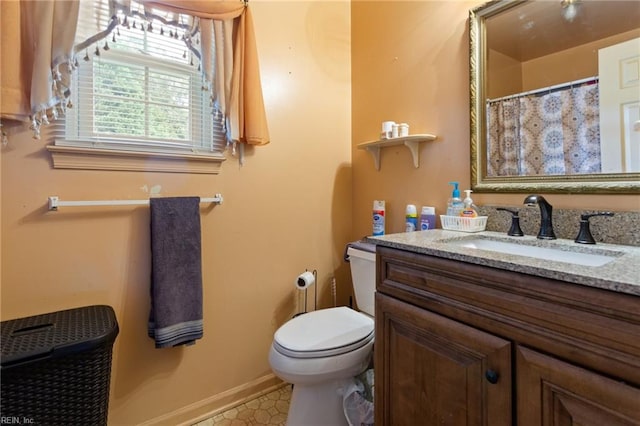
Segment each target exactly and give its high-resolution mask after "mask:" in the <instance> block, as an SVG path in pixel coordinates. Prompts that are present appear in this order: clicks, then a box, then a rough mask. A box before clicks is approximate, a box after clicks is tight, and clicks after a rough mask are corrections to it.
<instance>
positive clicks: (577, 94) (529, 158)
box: [487, 80, 601, 177]
mask: <svg viewBox="0 0 640 426" xmlns="http://www.w3.org/2000/svg"><path fill="white" fill-rule="evenodd" d="M487 129H488V138H487V148H488V149H487V155H488V158H487V176H489V177H492V176H493V177H497V176H538V175H573V174H585V173H586V174H590V173H599V172H600V171H601V155H600V149H601V148H600V123H599V102H598V82H597V80H590V81H588V82H586V83H583V84H580V85H577V86H576V85H574V84H571V83H567V85H566V86H564V87H560V88H558V87H554V88H552V89H550V90H544V91H535V93H531V92H528V93H523V94H520V95H514V96H508V97H504V98H500V99H496V100H488V101H487Z"/></svg>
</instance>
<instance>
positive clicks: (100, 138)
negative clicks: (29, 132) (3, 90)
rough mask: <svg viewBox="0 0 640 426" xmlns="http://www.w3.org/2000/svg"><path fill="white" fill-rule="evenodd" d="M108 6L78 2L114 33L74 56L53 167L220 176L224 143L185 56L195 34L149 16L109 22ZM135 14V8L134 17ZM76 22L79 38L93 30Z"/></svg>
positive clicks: (195, 64)
mask: <svg viewBox="0 0 640 426" xmlns="http://www.w3.org/2000/svg"><path fill="white" fill-rule="evenodd" d="M107 3H108V2H107V1H103V2H81V7H83V6H85V5H90V7H94V8H95V9H96V12H100V13H96V14H93V16H92V17H91V18H88V19H89V20H92V19H95V18H94V16H105V18H103V20H104V22H103V23H102V25H101V27H102V28H109V24H110V23H111V27H110V28H111V29H110V32H109V35H108V36H107V37H106V38H104V39H103V40H101V41H99V42H97V43H95V44H93V45H91V46H90V47H87V48H86V50H85V51H84V52H80V53H79V54H78V69H77V71H76V74H75V79H74V81H73V82H72V86H71V93H72V97H71V100H70V102H71V106H72V107H71V108H68V109H67V112H66V116H65V119H64V131H63V130H62V129H61V128H60V126H55V127H56V128H57V129H54V132H55V133H56V134H55V136H57V137H56V138H55V144H54V146H52V147H50V148H49V150H50V151H51V152H52V155H53V157H54V167H64V168H68V167H70V168H98V169H118V170H147V171H148V170H149V169H150V168H151V169H154V170H158V171H172V172H181V171H184V172H198V173H217V172H218V171H219V167H220V164H221V162H222V161H224V155H223V151H224V149H225V147H226V138H225V134H224V128H223V121H222V119H221V117H220V116H218V115H216V114H215V112H214V109H213V107H212V105H211V92H210V91H208V90H204V87H203V86H204V82H203V77H202V73H201V71H200V63H199V58H198V55H197V54H196V53H195V49H193V50H192V49H191V48H190V43H197V42H198V40H199V34H198V33H197V32H196V31H193V30H192V29H191V28H193V27H196V28H197V26H195V25H168V24H167V22H168V20H169V19H171V18H175V17H171V16H167V17H166V18H164V17H162V16H160V17H158V16H156V15H152V14H150V13H147V14H146V15H145V14H141V13H138V14H135V13H128V14H125V13H123V12H122V11H119V12H118V14H117V15H116V20H113V19H112V18H109V19H107V18H106V17H109V16H111V15H110V14H108V13H106V11H107V10H108V9H105V8H106V7H108V4H107ZM139 8H140V6H139V5H137V4H136V3H135V2H132V5H131V10H132V11H136V10H139ZM80 15H81V18H80V22H79V31H81V27H82V25H84V24H88V25H91V22H83V21H82V16H83V14H82V13H81V14H80ZM87 16H91V15H87ZM150 16H151V17H150ZM156 18H157V19H156ZM180 18H181V17H179V19H178V21H177V22H183V20H182V19H180ZM98 19H100V18H98ZM189 19H190V18H189ZM73 152H76V153H78V154H79V156H77V158H76V160H74V159H73V155H70V154H69V153H73ZM83 158H84V159H83ZM88 158H90V160H89V161H85V160H87V159H88ZM185 160H186V161H185ZM76 162H77V164H76ZM96 163H99V164H96ZM154 164H155V165H154ZM94 166H95V167H94Z"/></svg>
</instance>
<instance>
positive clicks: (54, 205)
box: [48, 194, 223, 211]
mask: <svg viewBox="0 0 640 426" xmlns="http://www.w3.org/2000/svg"><path fill="white" fill-rule="evenodd" d="M48 199H49V210H54V211H57V210H58V207H78V206H143V205H148V204H149V200H95V201H61V200H60V198H58V197H57V196H55V195H54V196H52V197H49V198H48ZM222 201H223V198H222V194H216V195H215V196H214V197H212V198H200V202H201V203H215V204H222Z"/></svg>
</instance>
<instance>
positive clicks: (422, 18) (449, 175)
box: [351, 1, 640, 237]
mask: <svg viewBox="0 0 640 426" xmlns="http://www.w3.org/2000/svg"><path fill="white" fill-rule="evenodd" d="M481 3H482V2H481V1H455V2H454V1H407V2H395V1H394V2H377V1H371V2H364V1H363V2H361V1H355V2H354V3H353V4H352V9H351V13H352V14H351V25H352V34H351V43H352V46H351V51H352V58H351V61H352V70H353V71H352V72H353V79H352V87H353V92H352V104H353V116H352V117H353V121H352V128H353V147H352V155H353V236H354V237H360V236H362V235H365V234H370V233H371V207H372V206H371V204H372V202H373V200H375V199H384V200H386V201H387V215H388V217H387V232H400V231H403V230H404V208H405V206H406V204H409V203H412V204H416V205H418V208H420V206H421V205H432V206H435V207H436V208H437V211H436V213H437V214H441V213H443V211H444V209H445V208H446V200H447V198H448V197H449V196H450V194H451V190H450V186H449V185H448V182H449V181H452V180H457V181H459V182H460V189H461V190H463V189H466V188H469V187H470V170H469V163H470V149H469V72H468V67H469V47H468V44H469V42H468V10H469V9H470V8H472V7H475V6H477V5H479V4H481ZM384 120H394V121H406V122H407V123H409V125H410V126H411V127H410V130H411V133H433V134H435V135H437V136H438V139H437V140H436V141H434V142H423V143H421V144H420V167H419V168H418V169H415V168H414V167H413V165H412V162H411V156H410V153H409V150H408V149H406V148H404V147H390V148H384V149H383V150H382V155H381V169H380V171H376V170H375V168H374V166H373V160H372V158H371V156H370V155H369V154H368V153H367V152H365V151H362V150H359V149H357V148H356V145H357V144H358V143H361V142H365V141H369V140H374V139H377V135H378V133H379V131H380V123H381V122H382V121H384ZM526 195H527V194H479V193H477V194H473V199H474V201H475V202H476V203H479V204H511V205H522V201H523V200H524V197H525V196H526ZM546 198H547V199H548V200H549V201H550V202H551V203H552V204H553V205H554V206H555V207H557V208H576V209H610V210H640V200H639V198H638V196H637V195H566V194H549V195H547V196H546Z"/></svg>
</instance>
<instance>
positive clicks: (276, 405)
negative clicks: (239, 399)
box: [193, 385, 291, 426]
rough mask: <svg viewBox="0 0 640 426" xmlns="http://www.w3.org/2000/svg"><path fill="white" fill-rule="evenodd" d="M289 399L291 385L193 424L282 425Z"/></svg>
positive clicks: (211, 425) (213, 425) (204, 425)
mask: <svg viewBox="0 0 640 426" xmlns="http://www.w3.org/2000/svg"><path fill="white" fill-rule="evenodd" d="M289 401H291V385H286V386H283V387H281V388H279V389H276V390H274V391H272V392H269V393H267V394H264V395H262V396H259V397H258V398H256V399H252V400H251V401H247V402H245V403H244V404H240V405H238V406H237V407H234V408H231V409H229V410H227V411H225V412H222V413H220V414H216V415H215V416H213V417H210V418H208V419H206V420H203V421H201V422H199V423H196V424H195V425H193V426H254V425H269V426H283V425H284V424H285V421H286V420H287V412H288V411H289Z"/></svg>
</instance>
